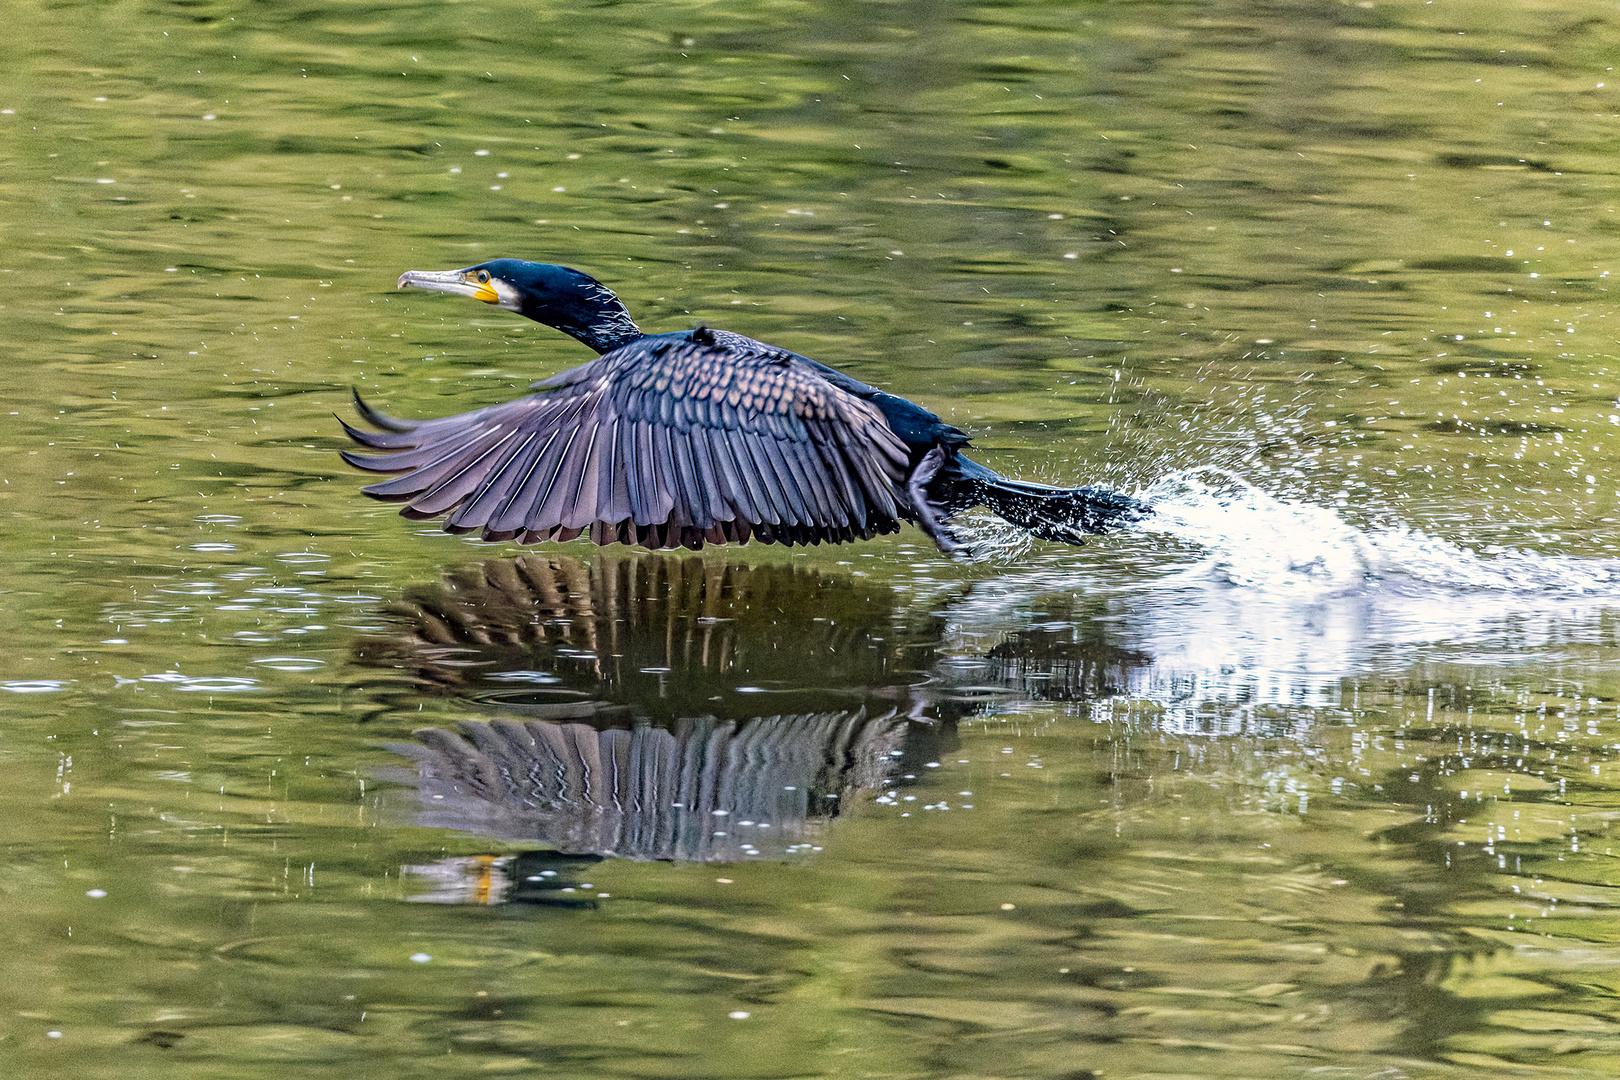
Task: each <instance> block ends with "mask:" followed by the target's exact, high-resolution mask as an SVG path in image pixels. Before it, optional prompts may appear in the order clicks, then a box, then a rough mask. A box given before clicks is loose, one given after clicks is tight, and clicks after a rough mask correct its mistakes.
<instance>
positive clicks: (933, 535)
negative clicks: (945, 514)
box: [906, 446, 967, 555]
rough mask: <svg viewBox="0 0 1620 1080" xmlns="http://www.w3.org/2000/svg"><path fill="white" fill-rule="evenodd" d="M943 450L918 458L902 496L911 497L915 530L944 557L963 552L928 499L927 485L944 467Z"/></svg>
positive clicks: (958, 542) (938, 508)
mask: <svg viewBox="0 0 1620 1080" xmlns="http://www.w3.org/2000/svg"><path fill="white" fill-rule="evenodd" d="M945 454H946V451H945V448H944V447H943V446H936V447H934V448H933V449H932V450H930V451H928V453H926V454H924V455H923V456H922V460H921V461H919V462H917V467H916V468H915V469H912V470H911V475H910V476H908V477H906V494H907V495H909V496H910V498H911V512H912V513H913V514H914V515H915V516H916V521H917V527H918V528H919V529H921V530H922V531H923V532H925V533H927V534H928V539H930V540H932V541H933V542H934V544H935V545H936V546H937V547H938V548H939V550H940V551H942V552H944V553H945V554H947V555H960V554H962V553H963V552H965V551H966V550H967V548H966V546H965V545H964V544H963V543H962V542H961V541H960V540H958V539H957V538H956V536H955V535H954V534H952V532H951V531H950V529H948V528H946V526H945V523H944V522H943V521H942V520H941V513H942V510H943V508H942V507H941V506H940V505H939V504H938V503H935V502H934V501H933V500H932V499H930V498H929V497H928V490H927V488H928V484H929V482H930V481H931V480H933V479H934V477H936V476H938V475H939V470H940V469H941V468H943V467H944V465H945Z"/></svg>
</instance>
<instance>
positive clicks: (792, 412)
mask: <svg viewBox="0 0 1620 1080" xmlns="http://www.w3.org/2000/svg"><path fill="white" fill-rule="evenodd" d="M399 285H400V287H401V288H404V287H407V286H416V287H419V288H426V289H432V290H435V291H440V292H451V293H456V294H459V295H465V296H472V297H474V298H476V299H479V300H483V301H484V302H486V303H491V304H497V305H499V306H501V307H504V308H507V309H509V310H512V311H517V312H519V313H521V314H523V315H526V316H527V317H529V318H531V319H534V320H536V321H538V322H543V323H545V324H547V325H549V326H553V327H556V328H557V329H559V330H562V331H563V332H564V333H567V334H569V335H571V336H573V337H575V338H577V339H579V340H580V341H582V342H584V343H585V344H586V345H589V346H590V347H591V348H593V349H595V350H596V351H597V352H598V353H600V354H601V355H600V356H598V358H597V359H595V360H592V361H590V362H589V363H586V364H582V365H580V366H579V367H576V368H572V369H570V370H568V371H564V372H562V373H561V374H559V375H555V376H553V377H551V378H549V379H545V380H543V381H541V382H537V383H535V384H534V388H535V389H536V390H539V391H540V393H537V394H531V395H529V396H527V397H523V398H519V399H517V400H515V401H510V402H506V403H505V404H501V405H493V406H490V407H489V408H485V409H479V410H476V411H474V412H470V413H463V414H461V415H459V416H449V417H444V418H441V419H437V420H426V421H420V422H418V421H409V420H401V419H398V418H395V417H391V416H387V415H385V414H383V413H380V412H377V411H376V410H374V409H372V408H370V407H369V406H368V405H366V404H365V403H364V402H363V401H361V400H360V398H359V396H358V395H356V397H355V402H356V406H357V408H358V409H359V412H360V415H361V417H362V418H363V419H365V420H366V421H367V422H369V423H370V424H371V425H372V426H373V427H375V428H378V429H380V430H378V431H364V430H361V429H358V428H355V427H352V426H350V425H349V424H344V425H343V426H344V430H345V431H347V432H348V434H349V436H350V437H351V438H353V439H354V440H355V441H356V442H358V443H360V444H361V445H362V446H365V447H367V448H369V449H372V450H380V451H383V453H380V454H357V453H345V454H344V455H343V456H344V459H345V460H346V461H348V462H349V463H350V464H352V465H355V466H357V467H359V468H361V469H366V470H368V471H371V472H392V473H399V474H401V475H399V476H396V477H394V478H392V479H389V480H384V481H381V482H379V483H376V484H372V485H371V486H369V487H367V488H365V489H364V490H365V492H366V494H368V495H371V496H373V497H375V498H379V499H388V500H395V501H402V502H405V503H406V504H407V505H406V506H405V508H404V509H403V510H402V511H401V513H403V514H404V515H405V516H407V517H411V518H434V517H439V516H441V515H443V516H444V517H445V528H446V529H447V530H449V531H452V532H481V534H482V536H483V538H484V539H486V540H496V541H499V540H513V539H516V540H519V541H520V542H522V543H536V542H540V541H543V540H572V539H574V538H575V537H578V536H580V535H582V534H589V536H590V538H591V539H592V540H593V541H594V542H596V543H598V544H609V543H615V542H618V543H625V544H639V545H641V546H643V547H649V548H673V547H688V548H699V547H702V546H703V545H704V544H705V543H710V544H717V543H727V542H731V543H742V542H745V541H747V540H748V539H750V538H755V539H759V540H762V541H765V542H767V543H770V542H778V543H786V544H816V543H821V542H822V541H827V542H839V541H846V540H857V539H870V538H871V537H873V536H876V535H879V534H881V533H891V532H895V531H897V530H898V529H899V528H900V523H901V522H903V521H912V522H915V523H916V524H917V525H918V526H920V527H921V528H922V529H923V531H924V532H926V533H927V534H928V535H929V537H930V538H932V539H933V540H934V542H935V543H936V544H938V545H939V547H940V548H941V550H943V551H946V552H952V551H955V550H957V549H958V548H959V546H960V545H959V544H958V542H957V541H956V539H955V538H954V537H953V536H952V535H951V533H950V531H949V529H948V528H947V527H946V525H945V523H944V522H945V519H947V518H948V517H949V516H950V515H952V514H954V513H956V512H958V511H960V510H963V509H966V508H968V507H971V506H978V505H984V506H988V507H989V508H990V509H991V510H993V511H994V512H996V513H997V514H999V515H1001V516H1002V517H1003V518H1006V519H1007V520H1008V521H1011V522H1012V523H1014V524H1016V525H1019V526H1021V527H1023V528H1025V529H1027V530H1028V531H1030V532H1031V533H1033V534H1034V535H1036V536H1040V537H1042V538H1045V539H1052V540H1062V541H1065V542H1068V543H1074V544H1078V543H1081V542H1082V541H1083V539H1084V535H1085V534H1087V533H1096V532H1102V531H1104V530H1105V529H1107V528H1108V527H1109V526H1111V525H1113V524H1116V523H1118V522H1121V521H1130V520H1136V519H1138V518H1140V517H1142V516H1143V515H1145V514H1146V513H1148V512H1149V510H1148V508H1147V507H1146V506H1145V505H1144V504H1142V503H1140V502H1137V501H1136V500H1134V499H1131V498H1129V497H1128V496H1124V495H1121V494H1119V493H1117V492H1113V491H1109V490H1107V489H1104V488H1056V487H1049V486H1047V485H1044V484H1027V483H1023V482H1020V481H1015V480H1009V479H1007V478H1006V477H1003V476H1000V475H999V474H997V473H995V472H993V471H991V470H990V469H987V468H985V467H984V466H983V465H980V464H979V463H978V462H975V461H973V460H972V459H970V458H968V457H967V456H966V455H964V454H963V453H962V452H961V450H962V448H963V447H965V446H966V445H967V441H968V440H967V436H966V434H964V433H963V432H962V431H960V430H958V429H957V428H954V427H951V426H950V425H948V424H945V423H943V422H941V421H940V419H939V417H937V416H935V415H934V414H933V413H931V412H929V411H927V410H926V409H923V408H921V407H920V406H918V405H915V404H913V403H912V402H910V401H907V400H905V399H904V398H899V397H895V396H894V395H892V394H886V393H884V392H883V391H881V390H878V389H876V388H875V387H871V386H868V385H866V384H865V383H862V382H858V381H856V380H854V379H851V378H849V377H848V376H847V375H844V374H842V373H840V372H838V371H835V370H834V369H832V368H829V367H827V366H825V365H823V364H819V363H817V362H815V361H814V360H811V359H809V358H808V357H804V356H800V355H798V354H797V353H792V352H788V351H786V350H783V349H777V348H774V347H772V346H769V345H766V344H764V343H763V342H759V341H755V340H754V339H752V338H748V337H744V336H742V335H741V334H733V333H729V332H727V331H720V330H710V329H707V328H698V329H696V330H690V331H685V332H680V333H673V334H658V335H646V334H643V333H642V332H641V330H640V329H639V328H638V327H637V326H636V324H635V323H634V321H632V320H631V318H630V315H629V312H627V311H626V310H625V308H624V305H623V304H621V303H620V302H619V299H618V297H616V296H614V294H613V293H612V292H611V291H609V290H608V289H607V288H606V287H605V286H603V285H602V284H601V283H600V282H598V281H596V280H594V279H593V278H590V277H588V276H587V275H585V274H582V273H580V272H579V271H577V270H570V269H568V268H566V267H561V266H551V265H547V264H543V263H530V262H523V261H521V260H517V259H496V260H494V261H493V262H487V263H482V264H480V265H478V266H473V267H469V268H467V269H465V270H451V271H443V272H421V271H412V272H409V273H406V274H405V275H403V276H402V277H401V278H400V279H399Z"/></svg>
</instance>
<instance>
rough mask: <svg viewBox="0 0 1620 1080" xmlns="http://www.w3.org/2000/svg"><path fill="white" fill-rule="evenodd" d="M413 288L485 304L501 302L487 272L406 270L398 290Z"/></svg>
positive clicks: (492, 279)
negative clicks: (461, 297)
mask: <svg viewBox="0 0 1620 1080" xmlns="http://www.w3.org/2000/svg"><path fill="white" fill-rule="evenodd" d="M413 286H414V287H415V288H418V289H427V290H428V291H429V292H443V293H453V294H455V295H456V296H470V297H472V298H473V299H474V300H482V301H483V302H484V303H486V304H498V303H500V302H501V297H500V294H499V293H497V292H496V291H495V284H494V278H492V277H490V274H489V271H488V270H407V271H405V272H404V273H403V274H401V275H399V285H398V287H399V288H401V289H409V288H411V287H413Z"/></svg>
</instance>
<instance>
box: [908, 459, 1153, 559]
mask: <svg viewBox="0 0 1620 1080" xmlns="http://www.w3.org/2000/svg"><path fill="white" fill-rule="evenodd" d="M928 491H929V494H930V495H931V496H933V497H934V499H935V501H936V502H937V503H938V504H939V505H940V507H941V508H942V509H943V510H944V511H945V512H946V514H953V513H955V512H957V511H959V510H965V509H967V508H968V507H970V506H986V507H989V508H990V510H991V511H992V512H993V513H995V514H997V515H998V516H1000V517H1003V518H1005V519H1006V520H1008V521H1010V522H1012V523H1013V524H1014V525H1017V526H1018V527H1019V528H1021V529H1025V530H1027V531H1028V532H1029V533H1030V534H1031V535H1032V536H1037V537H1039V538H1040V539H1042V540H1057V541H1060V542H1062V543H1065V544H1083V543H1085V541H1086V536H1087V535H1088V534H1096V533H1102V532H1107V531H1108V530H1110V529H1114V528H1117V527H1119V526H1122V525H1128V524H1130V523H1131V522H1133V521H1141V520H1142V519H1143V518H1145V517H1147V516H1148V515H1149V514H1151V513H1153V508H1152V507H1151V506H1149V505H1148V504H1147V503H1145V502H1142V501H1141V500H1140V499H1133V498H1132V497H1131V496H1129V495H1126V494H1124V493H1123V492H1119V491H1113V490H1111V489H1109V488H1104V487H1076V488H1062V487H1052V486H1051V485H1048V484H1032V483H1029V482H1027V481H1023V480H1010V479H1008V478H1007V477H1005V476H1002V475H1001V474H1000V473H998V472H996V471H995V470H993V469H989V468H986V467H985V466H983V465H980V464H979V463H978V462H977V461H974V460H973V459H972V458H969V457H967V456H965V455H963V454H960V453H957V454H953V455H952V456H951V460H950V461H949V462H948V463H947V464H946V466H945V467H944V468H943V469H941V470H940V471H939V474H938V476H937V477H936V479H935V480H934V482H933V483H931V484H929V486H928Z"/></svg>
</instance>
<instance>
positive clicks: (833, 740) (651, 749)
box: [384, 709, 907, 862]
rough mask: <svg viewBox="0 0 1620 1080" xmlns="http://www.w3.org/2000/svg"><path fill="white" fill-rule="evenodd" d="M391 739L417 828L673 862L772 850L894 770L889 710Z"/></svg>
mask: <svg viewBox="0 0 1620 1080" xmlns="http://www.w3.org/2000/svg"><path fill="white" fill-rule="evenodd" d="M414 735H415V739H416V741H415V742H410V743H391V744H389V748H390V749H392V750H394V751H395V752H397V753H399V754H400V755H401V756H403V757H407V758H409V759H411V761H412V763H413V765H414V766H415V768H414V769H413V770H410V771H409V772H407V771H405V770H399V771H397V772H387V773H385V774H384V776H385V777H389V776H392V777H395V778H397V779H399V780H401V781H403V782H404V783H406V784H408V785H409V786H410V787H413V788H415V789H416V796H417V800H418V803H417V805H418V807H419V809H417V810H416V811H415V813H413V814H412V817H413V818H414V820H415V822H416V824H418V825H424V826H428V827H430V828H448V829H456V830H458V831H461V832H469V833H474V834H476V835H479V836H487V837H494V838H496V839H500V840H508V841H524V840H538V841H543V842H545V843H547V844H550V845H552V846H553V847H555V848H556V849H557V850H558V851H561V852H565V853H570V854H596V855H611V856H615V857H618V858H627V859H673V860H677V861H682V862H735V861H739V860H743V859H758V858H770V857H775V858H782V857H785V856H790V855H792V854H794V853H795V852H797V851H799V850H801V848H802V846H803V845H807V844H808V845H813V844H814V843H815V842H816V841H817V840H819V838H820V835H821V832H822V830H823V829H824V828H825V826H826V823H827V822H828V821H830V820H831V819H832V818H834V817H836V816H837V815H838V813H839V811H840V809H841V808H842V807H843V806H844V805H845V804H846V803H847V802H849V801H850V800H851V799H852V798H854V797H856V796H858V795H859V794H861V793H862V792H865V791H869V790H872V789H875V788H877V787H879V786H880V785H882V784H884V783H886V782H888V781H889V779H890V777H892V776H893V775H894V773H896V772H897V771H898V766H899V764H900V761H899V759H900V757H901V756H902V754H903V748H904V746H905V744H906V735H907V723H906V721H905V719H904V718H902V717H899V716H896V715H895V713H894V711H893V710H890V711H889V712H887V713H886V714H883V715H879V716H870V715H868V714H867V712H866V710H865V709H854V710H849V711H842V712H829V713H795V714H786V715H778V716H761V717H756V718H754V719H751V720H747V721H743V722H741V723H738V722H735V721H729V720H717V719H715V718H714V717H712V716H706V717H695V718H690V719H684V720H680V721H677V722H675V723H672V724H669V725H667V726H666V725H655V724H649V723H646V722H639V723H635V724H633V725H631V726H630V727H629V728H597V727H596V726H594V725H592V724H585V723H556V722H554V721H549V720H530V721H527V722H522V723H520V722H517V721H511V720H496V721H493V722H473V721H463V722H462V723H460V724H458V725H457V729H456V730H455V731H449V730H446V729H444V728H423V729H420V730H418V731H416V732H415V733H414Z"/></svg>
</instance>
